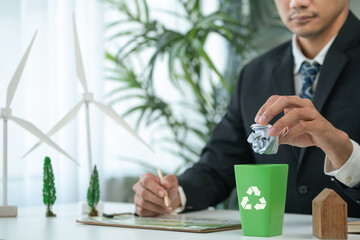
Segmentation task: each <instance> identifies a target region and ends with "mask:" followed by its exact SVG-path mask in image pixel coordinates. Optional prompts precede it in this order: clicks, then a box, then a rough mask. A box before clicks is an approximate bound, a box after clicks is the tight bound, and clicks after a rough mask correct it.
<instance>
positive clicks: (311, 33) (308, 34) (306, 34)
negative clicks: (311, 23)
mask: <svg viewBox="0 0 360 240" xmlns="http://www.w3.org/2000/svg"><path fill="white" fill-rule="evenodd" d="M292 32H293V33H294V34H295V35H296V36H298V37H302V38H314V37H317V36H319V35H320V33H321V32H322V31H320V30H319V29H316V30H314V29H295V30H294V31H292Z"/></svg>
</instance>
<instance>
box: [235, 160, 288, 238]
mask: <svg viewBox="0 0 360 240" xmlns="http://www.w3.org/2000/svg"><path fill="white" fill-rule="evenodd" d="M234 168H235V179H236V190H237V195H238V200H239V209H240V218H241V225H242V232H243V235H244V236H256V237H272V236H278V235H281V234H282V228H283V222H284V211H285V200H286V186H287V176H288V168H289V167H288V165H287V164H249V165H247V164H244V165H235V167H234Z"/></svg>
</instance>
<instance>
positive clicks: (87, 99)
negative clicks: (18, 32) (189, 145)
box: [24, 16, 154, 176]
mask: <svg viewBox="0 0 360 240" xmlns="http://www.w3.org/2000/svg"><path fill="white" fill-rule="evenodd" d="M73 24H74V41H75V56H76V73H77V76H78V78H79V80H80V82H81V85H82V87H83V89H84V93H83V96H82V99H81V100H80V102H79V103H78V104H76V105H75V107H74V108H73V109H71V110H70V112H69V113H67V114H66V115H65V117H64V118H62V119H61V120H60V121H59V122H58V123H57V124H56V125H55V126H54V127H53V128H52V129H51V130H50V131H49V132H48V133H47V136H48V137H51V136H52V135H53V134H55V133H56V132H57V131H58V130H60V129H61V128H62V127H64V126H65V125H66V124H67V123H68V122H70V121H71V120H72V119H74V118H75V116H76V114H77V113H78V111H79V110H80V108H81V106H82V105H85V114H86V135H87V150H88V164H89V176H91V173H92V155H91V140H90V119H89V104H90V103H92V104H94V105H95V106H96V107H97V108H99V109H100V110H101V111H103V112H104V113H105V114H106V115H108V116H109V117H110V118H112V119H113V120H114V121H116V122H117V123H118V124H120V125H121V126H122V127H123V128H125V129H126V130H127V131H128V132H129V133H131V134H132V135H133V136H134V137H135V138H136V139H138V140H139V141H140V142H141V143H143V144H144V145H145V146H146V147H148V148H149V149H150V150H151V151H154V150H153V149H152V148H151V147H150V146H149V145H148V144H147V143H146V142H145V141H144V140H143V139H142V138H141V137H140V136H139V135H138V134H137V133H136V132H135V131H134V130H133V129H132V128H131V127H130V126H129V125H128V124H127V123H126V122H125V121H124V120H123V119H122V118H121V117H120V116H119V115H118V114H117V113H116V112H115V110H114V109H112V108H111V107H109V106H107V105H104V104H102V103H100V102H98V101H96V100H94V96H93V93H91V92H89V91H88V87H87V84H86V78H85V71H84V66H83V62H82V58H81V52H80V44H79V38H78V35H77V30H76V23H75V16H73ZM40 144H41V141H40V142H38V143H37V144H35V145H34V147H32V148H31V149H30V150H29V151H28V152H27V153H26V154H25V155H24V157H25V156H26V155H28V154H29V153H30V152H31V151H33V150H34V149H35V148H37V147H38V146H39V145H40Z"/></svg>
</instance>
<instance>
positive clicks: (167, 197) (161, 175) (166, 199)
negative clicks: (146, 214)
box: [157, 168, 170, 207]
mask: <svg viewBox="0 0 360 240" xmlns="http://www.w3.org/2000/svg"><path fill="white" fill-rule="evenodd" d="M157 173H158V176H159V178H160V181H162V179H163V178H164V176H163V174H162V172H161V170H160V169H159V168H158V170H157ZM164 202H165V206H166V207H169V206H170V204H169V196H168V194H167V191H165V197H164Z"/></svg>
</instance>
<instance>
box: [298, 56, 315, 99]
mask: <svg viewBox="0 0 360 240" xmlns="http://www.w3.org/2000/svg"><path fill="white" fill-rule="evenodd" d="M319 70H320V64H319V63H317V62H314V63H313V64H310V63H308V62H306V61H305V62H303V64H302V65H301V68H300V71H301V77H302V80H303V85H302V87H301V91H300V94H299V96H300V97H301V98H308V99H310V100H312V99H313V98H314V94H315V91H314V81H315V78H316V75H317V74H318V72H319Z"/></svg>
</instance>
